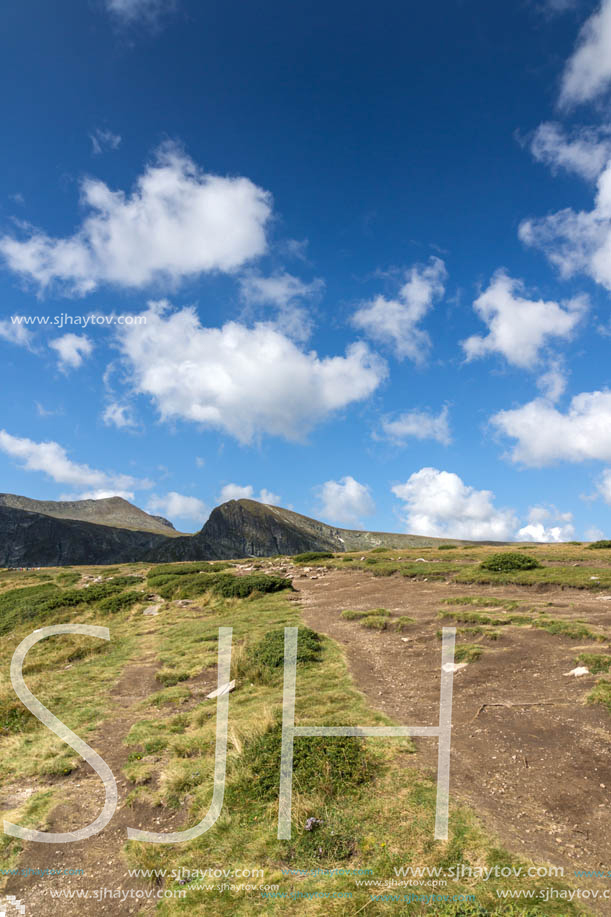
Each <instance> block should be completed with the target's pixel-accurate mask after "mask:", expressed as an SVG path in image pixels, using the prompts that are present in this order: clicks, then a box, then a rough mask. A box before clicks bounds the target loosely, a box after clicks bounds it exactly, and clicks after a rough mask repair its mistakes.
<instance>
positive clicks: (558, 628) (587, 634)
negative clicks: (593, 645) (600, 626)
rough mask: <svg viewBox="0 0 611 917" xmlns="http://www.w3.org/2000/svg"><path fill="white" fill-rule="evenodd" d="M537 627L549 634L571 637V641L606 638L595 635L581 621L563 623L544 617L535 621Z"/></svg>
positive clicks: (556, 619) (559, 620)
mask: <svg viewBox="0 0 611 917" xmlns="http://www.w3.org/2000/svg"><path fill="white" fill-rule="evenodd" d="M533 624H534V626H535V627H539V628H541V629H542V630H546V631H547V632H548V633H549V634H556V635H558V636H560V637H570V639H571V640H599V641H602V640H604V639H605V638H604V637H603V636H602V635H601V634H597V633H595V632H594V631H593V630H591V629H590V628H589V627H587V626H586V625H585V624H581V623H580V622H579V621H563V620H561V619H558V618H548V617H547V616H546V615H542V616H541V617H540V618H537V620H536V621H533Z"/></svg>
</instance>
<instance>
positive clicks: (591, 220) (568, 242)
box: [518, 55, 611, 290]
mask: <svg viewBox="0 0 611 917" xmlns="http://www.w3.org/2000/svg"><path fill="white" fill-rule="evenodd" d="M609 59H610V60H611V55H610V57H609ZM518 234H519V236H520V239H521V240H522V241H523V242H525V243H526V244H527V245H532V246H534V247H535V248H539V249H541V250H542V251H543V252H544V254H545V255H546V256H547V258H548V259H549V260H550V261H551V263H552V264H554V265H555V266H556V267H557V268H558V270H559V271H560V273H561V275H562V276H563V277H572V276H573V275H574V274H576V273H577V272H579V271H581V272H583V273H585V274H587V275H589V276H590V277H591V278H592V279H593V280H595V281H596V283H600V284H601V285H602V286H604V287H605V288H606V289H607V290H611V163H609V164H608V165H607V167H606V169H605V170H604V171H603V172H602V174H601V175H600V177H599V179H598V185H597V193H596V199H595V204H594V209H593V210H590V211H584V210H581V211H579V212H576V211H575V210H571V209H570V208H566V209H565V210H559V211H558V212H557V213H552V214H550V215H549V216H545V217H541V218H540V219H529V220H525V221H524V222H523V223H521V225H520V228H519V232H518Z"/></svg>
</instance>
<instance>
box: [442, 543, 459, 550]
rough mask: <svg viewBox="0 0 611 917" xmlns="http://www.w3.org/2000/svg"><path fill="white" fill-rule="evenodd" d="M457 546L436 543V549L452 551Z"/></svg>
mask: <svg viewBox="0 0 611 917" xmlns="http://www.w3.org/2000/svg"><path fill="white" fill-rule="evenodd" d="M457 547H458V545H457V544H439V545H437V550H438V551H454V550H455V549H456V548H457Z"/></svg>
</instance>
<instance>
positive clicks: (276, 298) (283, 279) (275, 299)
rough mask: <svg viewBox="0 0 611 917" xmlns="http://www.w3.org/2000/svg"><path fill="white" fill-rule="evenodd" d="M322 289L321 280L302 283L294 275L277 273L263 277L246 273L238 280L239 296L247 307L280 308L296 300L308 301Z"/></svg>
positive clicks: (256, 273) (283, 272) (322, 283)
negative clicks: (270, 306)
mask: <svg viewBox="0 0 611 917" xmlns="http://www.w3.org/2000/svg"><path fill="white" fill-rule="evenodd" d="M323 288H324V282H323V281H322V280H321V279H316V280H313V281H312V282H311V283H304V282H303V280H300V279H299V277H295V275H294V274H288V273H286V272H285V271H279V272H277V273H276V274H270V275H269V276H268V277H264V276H263V275H262V274H259V273H258V272H256V271H248V272H247V273H245V274H244V275H243V277H241V278H240V295H241V297H242V299H243V300H244V302H246V303H248V304H249V305H264V306H268V305H273V306H278V307H280V308H282V307H284V306H288V305H289V304H290V303H293V302H294V301H295V300H298V299H308V298H309V297H311V296H314V295H316V294H317V293H320V292H321V290H322V289H323Z"/></svg>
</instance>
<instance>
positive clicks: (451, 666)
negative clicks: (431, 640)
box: [441, 662, 467, 672]
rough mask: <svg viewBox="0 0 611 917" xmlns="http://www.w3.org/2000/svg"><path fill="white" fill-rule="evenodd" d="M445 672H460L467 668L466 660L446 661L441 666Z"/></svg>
mask: <svg viewBox="0 0 611 917" xmlns="http://www.w3.org/2000/svg"><path fill="white" fill-rule="evenodd" d="M441 668H442V669H443V671H444V672H460V670H461V669H466V668H467V663H466V662H446V663H444V665H442V667H441Z"/></svg>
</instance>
